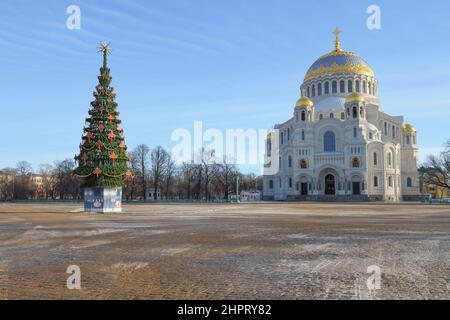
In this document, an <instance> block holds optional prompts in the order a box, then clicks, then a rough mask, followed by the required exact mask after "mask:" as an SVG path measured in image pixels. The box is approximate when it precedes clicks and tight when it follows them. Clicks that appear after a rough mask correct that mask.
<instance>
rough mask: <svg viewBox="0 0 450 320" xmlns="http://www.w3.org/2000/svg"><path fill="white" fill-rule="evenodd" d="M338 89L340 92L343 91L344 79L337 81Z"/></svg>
mask: <svg viewBox="0 0 450 320" xmlns="http://www.w3.org/2000/svg"><path fill="white" fill-rule="evenodd" d="M339 91H340V92H341V93H344V92H345V81H344V80H341V82H340V83H339Z"/></svg>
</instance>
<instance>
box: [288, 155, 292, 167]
mask: <svg viewBox="0 0 450 320" xmlns="http://www.w3.org/2000/svg"><path fill="white" fill-rule="evenodd" d="M288 166H289V168H292V156H289V157H288Z"/></svg>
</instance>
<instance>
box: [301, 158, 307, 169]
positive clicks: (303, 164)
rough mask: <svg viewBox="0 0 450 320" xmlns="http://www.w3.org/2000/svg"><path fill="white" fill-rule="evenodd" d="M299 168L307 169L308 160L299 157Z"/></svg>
mask: <svg viewBox="0 0 450 320" xmlns="http://www.w3.org/2000/svg"><path fill="white" fill-rule="evenodd" d="M300 168H301V169H308V161H306V160H305V159H301V160H300Z"/></svg>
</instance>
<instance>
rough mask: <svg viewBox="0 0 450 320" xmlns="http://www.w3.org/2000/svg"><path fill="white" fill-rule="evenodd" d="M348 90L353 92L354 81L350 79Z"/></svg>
mask: <svg viewBox="0 0 450 320" xmlns="http://www.w3.org/2000/svg"><path fill="white" fill-rule="evenodd" d="M347 92H353V81H352V80H348V86H347Z"/></svg>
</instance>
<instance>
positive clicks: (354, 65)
mask: <svg viewBox="0 0 450 320" xmlns="http://www.w3.org/2000/svg"><path fill="white" fill-rule="evenodd" d="M333 33H334V35H335V36H336V40H335V42H334V50H333V51H331V52H330V53H327V54H326V55H323V56H322V57H320V58H319V59H317V60H316V62H314V63H313V64H312V66H311V67H310V68H309V69H308V72H307V73H306V76H305V81H308V80H311V79H313V78H318V77H323V76H331V75H337V74H345V75H347V74H353V75H354V74H356V75H364V76H369V77H375V75H374V73H373V71H372V68H370V66H369V64H368V63H367V62H365V61H364V60H363V59H362V58H361V57H360V56H358V55H357V54H356V53H353V52H349V51H343V50H342V49H341V44H340V42H339V34H340V33H341V31H340V30H339V29H338V28H336V30H335V31H334V32H333Z"/></svg>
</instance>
